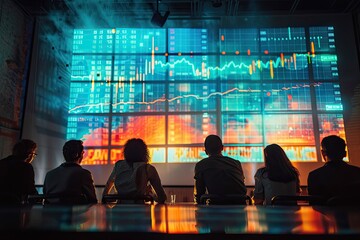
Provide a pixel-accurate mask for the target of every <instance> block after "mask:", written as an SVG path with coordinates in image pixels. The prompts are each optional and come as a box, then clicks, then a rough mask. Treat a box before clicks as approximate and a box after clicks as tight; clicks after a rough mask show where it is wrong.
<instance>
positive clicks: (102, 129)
mask: <svg viewBox="0 0 360 240" xmlns="http://www.w3.org/2000/svg"><path fill="white" fill-rule="evenodd" d="M66 138H67V139H80V140H82V141H83V142H84V146H87V147H88V146H106V145H108V144H109V117H103V116H96V115H94V116H85V115H78V114H76V115H72V114H71V115H69V117H68V126H67V133H66Z"/></svg>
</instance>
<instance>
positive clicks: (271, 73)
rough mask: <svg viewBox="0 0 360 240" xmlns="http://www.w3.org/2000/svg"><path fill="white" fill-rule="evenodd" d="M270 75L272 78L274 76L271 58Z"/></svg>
mask: <svg viewBox="0 0 360 240" xmlns="http://www.w3.org/2000/svg"><path fill="white" fill-rule="evenodd" d="M270 77H271V78H274V66H273V60H270Z"/></svg>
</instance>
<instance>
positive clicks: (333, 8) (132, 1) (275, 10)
mask: <svg viewBox="0 0 360 240" xmlns="http://www.w3.org/2000/svg"><path fill="white" fill-rule="evenodd" d="M13 1H14V2H17V3H18V4H19V5H21V6H22V8H23V9H24V10H25V11H27V12H28V13H29V14H31V15H33V16H38V15H46V14H49V13H50V12H52V11H53V10H61V11H66V12H69V13H70V14H71V13H76V12H77V11H78V10H79V9H86V10H88V11H92V10H94V11H95V10H98V9H99V8H101V9H106V10H107V12H111V14H122V15H130V14H131V15H134V12H135V13H136V14H138V15H142V14H143V15H145V14H152V13H153V11H154V10H155V9H156V8H157V2H156V0H13ZM158 8H159V11H160V12H165V11H167V10H169V11H170V12H171V16H172V17H218V16H240V15H244V14H246V15H259V14H264V15H274V14H276V15H279V14H280V15H282V14H284V15H285V14H288V15H293V14H297V15H298V14H334V13H354V12H357V13H358V12H360V1H359V0H162V1H159V4H158Z"/></svg>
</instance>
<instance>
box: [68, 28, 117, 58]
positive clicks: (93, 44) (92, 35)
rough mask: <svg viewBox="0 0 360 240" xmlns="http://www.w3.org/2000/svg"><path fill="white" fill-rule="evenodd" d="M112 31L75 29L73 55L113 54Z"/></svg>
mask: <svg viewBox="0 0 360 240" xmlns="http://www.w3.org/2000/svg"><path fill="white" fill-rule="evenodd" d="M113 38H114V33H113V32H112V29H74V36H73V53H111V52H112V51H113Z"/></svg>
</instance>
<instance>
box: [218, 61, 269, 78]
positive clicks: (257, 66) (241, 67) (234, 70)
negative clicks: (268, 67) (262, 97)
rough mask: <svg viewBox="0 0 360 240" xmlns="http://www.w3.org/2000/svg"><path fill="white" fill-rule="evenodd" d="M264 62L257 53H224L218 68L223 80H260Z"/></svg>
mask: <svg viewBox="0 0 360 240" xmlns="http://www.w3.org/2000/svg"><path fill="white" fill-rule="evenodd" d="M263 68H264V64H262V63H261V61H260V60H259V57H258V56H256V55H251V56H243V55H222V56H220V66H219V67H218V68H216V70H217V71H218V74H219V76H220V78H221V80H238V81H241V80H260V77H261V72H262V71H263Z"/></svg>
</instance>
